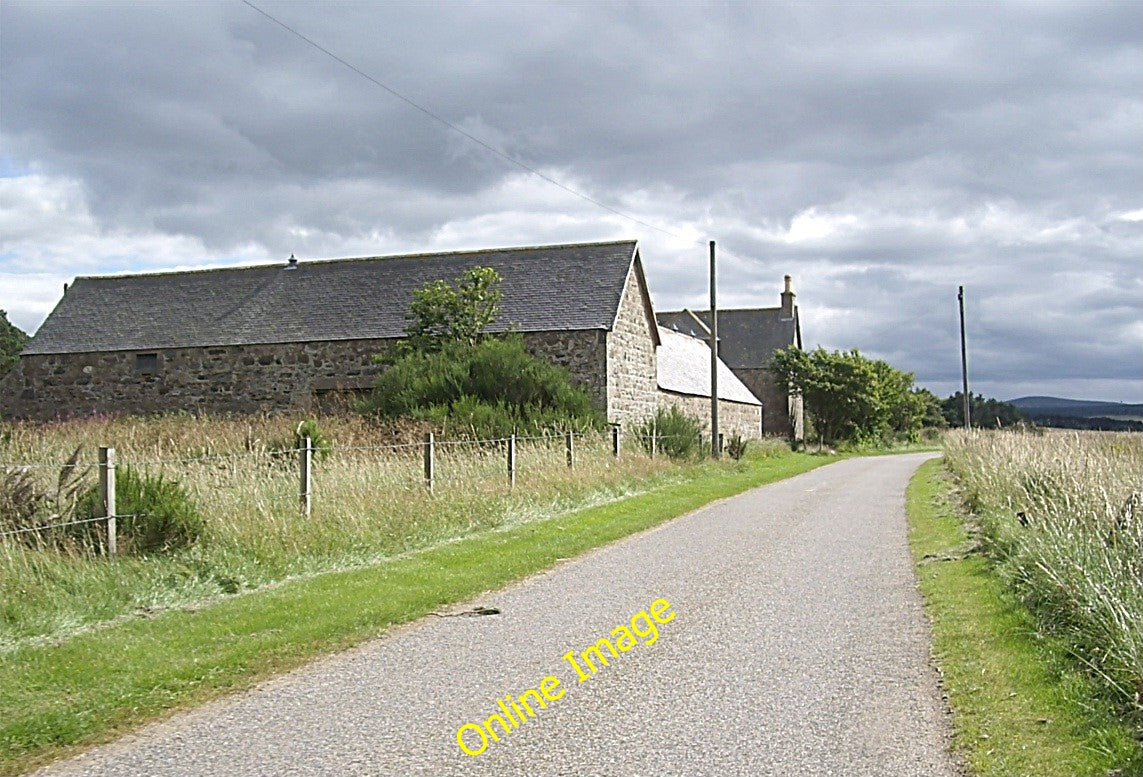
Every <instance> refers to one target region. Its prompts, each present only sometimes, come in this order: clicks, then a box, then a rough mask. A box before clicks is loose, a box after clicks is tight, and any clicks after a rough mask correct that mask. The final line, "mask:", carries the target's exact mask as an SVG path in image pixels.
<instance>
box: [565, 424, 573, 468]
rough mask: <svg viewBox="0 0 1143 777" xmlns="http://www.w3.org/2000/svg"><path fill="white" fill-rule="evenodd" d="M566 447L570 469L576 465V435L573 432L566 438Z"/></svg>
mask: <svg viewBox="0 0 1143 777" xmlns="http://www.w3.org/2000/svg"><path fill="white" fill-rule="evenodd" d="M564 447H565V448H566V449H567V453H568V469H572V467H574V466H575V435H574V434H572V433H571V432H568V433H567V437H566V438H564Z"/></svg>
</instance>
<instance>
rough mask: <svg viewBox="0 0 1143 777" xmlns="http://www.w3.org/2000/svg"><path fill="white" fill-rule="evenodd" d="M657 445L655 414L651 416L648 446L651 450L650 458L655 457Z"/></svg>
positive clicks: (656, 420)
mask: <svg viewBox="0 0 1143 777" xmlns="http://www.w3.org/2000/svg"><path fill="white" fill-rule="evenodd" d="M658 447H659V426H658V419H656V418H655V416H651V445H650V446H649V448H650V450H651V458H652V459H653V458H655V450H656V448H658Z"/></svg>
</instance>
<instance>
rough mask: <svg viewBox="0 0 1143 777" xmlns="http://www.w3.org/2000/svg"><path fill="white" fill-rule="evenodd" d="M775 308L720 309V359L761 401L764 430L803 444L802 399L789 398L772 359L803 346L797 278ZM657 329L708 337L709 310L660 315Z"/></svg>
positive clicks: (784, 290)
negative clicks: (773, 369)
mask: <svg viewBox="0 0 1143 777" xmlns="http://www.w3.org/2000/svg"><path fill="white" fill-rule="evenodd" d="M779 300H780V304H779V305H778V307H774V308H740V309H730V310H719V311H718V355H719V358H720V359H721V360H722V361H723V362H724V363H725V364H726V365H727V366H728V367H729V368H730V369H731V370H732V371H733V372H734V374H735V375H737V376H738V377H739V379H741V381H742V382H743V383H744V384H746V387H747V388H748V389H749V390H750V391H751V393H753V394H754V396H756V397H758V398H759V399H760V400H762V426H763V430H764V431H765V433H766V434H773V435H782V436H786V437H791V438H792V439H795V440H801V439H803V438H804V436H805V419H804V414H803V410H802V399H801V397H799V396H797V395H793V394H787V393H786V392H785V391H783V390H782V388H781V387H780V386H779V385H778V381H777V380H776V379H775V377H774V375H773V373H772V372H771V371H770V359H771V358H772V357H773V355H774V352H775V351H777V350H778V349H779V348H789V347H790V346H794V347H796V348H801V347H802V326H801V322H800V321H799V319H798V306H797V304H795V296H794V290H793V280H792V279H791V277H790V276H789V275H787V276H786V277H785V287H784V289H783V291H782V293H781V295H780V296H779ZM657 318H658V321H659V325H660V326H661V327H663V328H664V329H669V330H672V331H676V332H681V333H684V334H689V335H691V336H692V337H699V338H709V337H710V329H709V327H710V311H709V310H699V311H691V310H678V311H670V312H666V313H659V314H658V317H657Z"/></svg>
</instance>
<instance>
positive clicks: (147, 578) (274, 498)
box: [0, 416, 681, 651]
mask: <svg viewBox="0 0 1143 777" xmlns="http://www.w3.org/2000/svg"><path fill="white" fill-rule="evenodd" d="M297 428H298V421H297V419H291V418H286V417H268V418H255V419H196V418H193V417H190V416H170V417H161V418H153V419H144V420H141V419H121V420H113V419H89V420H82V421H71V422H67V423H58V424H48V425H32V424H14V425H12V426H11V427H10V428H9V432H10V433H9V434H8V435H6V438H5V439H4V440H3V441H0V464H6V463H17V462H20V463H23V464H26V465H34V466H32V467H30V468H28V469H27V473H29V474H28V475H27V477H29V478H39V479H41V480H43V481H44V482H43V483H42V484H39V485H37V488H40V489H41V490H45V489H49V488H51V487H53V485H54V481H53V478H55V477H57V476H58V473H59V468H58V466H59V465H62V464H66V463H67V462H68V457H69V455H70V454H71V452H72V451H74V450H75V449H76V447H78V446H80V445H82V446H83V450H84V451H85V452H88V455H94V451H95V450H96V449H97V448H98V446H101V445H105V446H114V447H115V448H116V453H117V458H118V462H119V466H120V467H121V470H120V472H121V473H122V472H124V471H128V470H129V471H130V472H131V473H132V477H136V478H137V479H139V480H141V481H149V482H164V483H168V482H177V483H178V484H179V487H180V490H181V491H182V492H185V493H183V494H181V495H180V496H185V501H186V502H187V503H189V504H193V505H194V506H195V508H196V512H197V514H198V515H201V518H202V520H201V523H198V522H197V521H196V522H195V526H194V527H193V528H194V532H193V537H194V542H193V543H186V544H185V547H175V545H176V544H177V543H161V544H162V545H163V547H165V548H167V549H169V550H171V551H172V552H169V553H165V554H163V555H154V556H148V557H146V558H131V557H126V558H119V559H116V560H109V559H107V558H105V557H102V556H100V555H98V554H97V553H95V552H93V549H92V548H87V547H85V546H83V545H82V544H73V545H72V546H49V545H42V544H41V545H34V544H33V545H32V546H28V545H26V544H23V543H21V542H19V541H16V539H15V538H6V539H5V538H0V651H2V650H5V649H12V648H14V647H16V646H18V645H20V644H24V643H26V642H28V641H37V640H44V639H61V638H66V637H67V636H68V635H70V634H73V633H75V632H77V631H80V630H83V629H87V628H91V627H93V626H96V625H98V624H100V623H103V622H106V621H109V620H113V619H116V618H120V617H124V616H128V615H131V614H135V613H140V612H152V611H155V610H161V609H165V608H172V607H182V606H189V605H196V604H198V603H202V602H205V601H208V600H211V599H214V598H217V597H221V596H226V595H230V594H235V593H240V592H244V591H250V590H253V589H257V588H259V587H262V586H265V585H269V584H272V583H276V582H280V581H282V580H286V579H289V578H294V577H301V576H309V575H314V574H318V573H322V572H327V571H333V570H339V569H348V568H353V567H357V566H361V565H365V564H370V563H375V562H377V561H379V560H382V559H386V558H391V557H393V556H396V555H399V554H401V553H405V552H408V551H411V550H414V549H419V548H424V547H428V546H432V545H435V544H438V543H441V542H447V541H451V540H454V539H456V538H458V537H462V536H465V535H468V534H472V533H475V532H479V531H485V530H488V529H495V528H500V527H506V526H510V525H515V524H519V523H524V522H527V521H531V520H534V519H536V518H539V517H544V516H548V515H551V514H552V513H554V512H560V511H566V510H572V509H576V508H579V507H584V506H589V505H594V504H600V503H603V502H606V501H610V500H612V499H617V498H620V497H621V496H624V495H627V494H630V493H634V492H638V491H644V490H647V489H649V488H652V487H654V486H655V485H657V484H659V483H661V482H663V481H664V480H666V479H670V478H672V477H674V476H675V475H676V474H678V473H679V472H680V471H681V470H680V468H679V467H678V466H677V465H672V464H671V463H670V462H668V461H666V460H664V459H656V460H651V459H650V458H649V457H647V456H643V455H640V454H639V453H638V451H635V450H625V451H624V453H623V456H622V457H621V458H619V459H615V458H613V457H612V456H611V451H610V444H609V441H608V440H607V439H606V438H604V437H600V436H594V435H590V436H581V437H579V438H577V440H576V463H575V468H574V469H569V468H568V467H567V462H566V455H565V450H564V442H563V438H562V437H551V438H544V437H536V438H525V439H521V440H519V441H518V444H517V452H516V461H517V472H516V486H515V488H510V487H509V483H508V477H507V463H506V451H505V449H504V443H503V442H496V443H479V444H478V443H473V442H469V441H462V440H447V439H446V440H444V441H442V442H441V443H440V444H439V445H438V446H437V449H436V480H435V488H434V493H433V494H432V495H430V494H428V493H427V490H426V489H425V487H424V483H423V460H422V448H421V445H420V443H419V442H412V441H411V440H410V439H409V438H410V437H414V436H419V434H420V432H421V430H420V429H419V428H418V429H412V428H410V429H408V430H405V429H403V428H401V427H395V426H388V425H386V426H379V425H374V424H370V423H368V422H367V421H363V420H362V419H360V418H355V417H352V416H350V417H344V418H342V417H329V418H323V419H320V429H321V431H322V433H323V436H324V438H325V439H326V440H328V443H329V445H328V455H327V456H325V457H324V458H318V457H315V461H314V464H313V488H314V492H315V493H314V497H313V505H314V509H313V514H312V515H311V516H309V517H303V516H302V515H301V513H300V511H299V509H298V502H299V495H298V491H299V481H298V464H297V456H296V454H295V453H294V452H292V451H285V452H283V451H280V450H278V449H277V447H278V446H277V445H276V441H279V440H283V439H287V440H289V439H293V436H294V433H295V431H296V430H297ZM394 432H396V434H395V433H394ZM90 463H91V462H86V463H83V464H90ZM120 512H125V511H124V510H121V511H120ZM99 526H100V527H101V526H102V525H101V524H99ZM188 536H190V535H188Z"/></svg>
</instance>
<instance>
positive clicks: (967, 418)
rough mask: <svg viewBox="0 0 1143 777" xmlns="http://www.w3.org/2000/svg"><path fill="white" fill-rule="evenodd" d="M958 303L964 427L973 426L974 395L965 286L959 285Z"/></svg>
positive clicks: (969, 427)
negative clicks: (966, 333)
mask: <svg viewBox="0 0 1143 777" xmlns="http://www.w3.org/2000/svg"><path fill="white" fill-rule="evenodd" d="M956 300H957V304H958V305H959V306H960V376H961V384H962V385H961V393H962V399H963V402H964V428H965V429H971V428H972V397H971V396H970V395H969V393H968V347H967V345H966V343H965V339H964V286H958V287H957V293H956Z"/></svg>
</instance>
